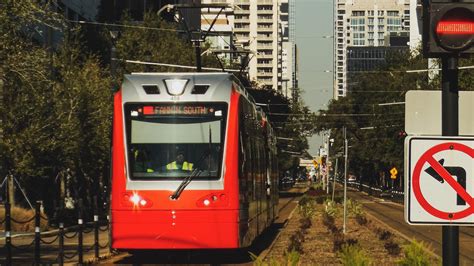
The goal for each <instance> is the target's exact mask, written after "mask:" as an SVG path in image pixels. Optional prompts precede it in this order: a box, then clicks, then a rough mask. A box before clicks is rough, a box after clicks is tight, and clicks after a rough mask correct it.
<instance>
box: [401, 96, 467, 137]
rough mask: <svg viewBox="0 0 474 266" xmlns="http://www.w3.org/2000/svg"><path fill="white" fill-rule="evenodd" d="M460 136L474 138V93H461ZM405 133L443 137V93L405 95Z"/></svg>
mask: <svg viewBox="0 0 474 266" xmlns="http://www.w3.org/2000/svg"><path fill="white" fill-rule="evenodd" d="M458 119H459V135H460V136H474V91H460V92H459V117H458ZM405 132H407V133H408V134H409V135H428V136H430V135H440V136H441V91H440V90H437V91H424V90H423V91H416V90H413V91H408V92H407V93H406V94H405Z"/></svg>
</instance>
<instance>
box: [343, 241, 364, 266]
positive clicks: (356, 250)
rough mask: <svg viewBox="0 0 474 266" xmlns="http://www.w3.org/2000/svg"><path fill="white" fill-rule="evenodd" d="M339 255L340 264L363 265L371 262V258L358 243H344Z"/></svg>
mask: <svg viewBox="0 0 474 266" xmlns="http://www.w3.org/2000/svg"><path fill="white" fill-rule="evenodd" d="M339 256H340V257H341V260H342V265H349V266H364V265H370V264H372V260H371V259H370V258H369V257H368V256H367V254H366V253H365V251H364V250H363V249H362V248H361V247H360V246H359V245H344V246H343V247H342V249H341V252H340V253H339Z"/></svg>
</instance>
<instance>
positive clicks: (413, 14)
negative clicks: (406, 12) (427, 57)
mask: <svg viewBox="0 0 474 266" xmlns="http://www.w3.org/2000/svg"><path fill="white" fill-rule="evenodd" d="M421 2H422V1H421V0H410V49H411V50H412V51H413V50H416V49H419V48H421V32H422V27H423V23H422V13H423V8H422V5H421Z"/></svg>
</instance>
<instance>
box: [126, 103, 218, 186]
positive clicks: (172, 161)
mask: <svg viewBox="0 0 474 266" xmlns="http://www.w3.org/2000/svg"><path fill="white" fill-rule="evenodd" d="M125 115H126V123H127V142H128V145H127V146H128V167H129V173H130V178H131V179H132V180H153V181H155V180H182V179H183V178H185V177H188V176H189V175H191V174H193V175H194V176H195V177H194V179H196V180H199V179H200V180H213V179H219V178H220V173H221V168H222V154H223V144H224V136H225V127H226V117H227V104H225V103H223V104H216V103H213V104H201V103H200V104H159V105H158V104H126V105H125Z"/></svg>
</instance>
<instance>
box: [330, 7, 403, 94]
mask: <svg viewBox="0 0 474 266" xmlns="http://www.w3.org/2000/svg"><path fill="white" fill-rule="evenodd" d="M410 1H411V0H336V1H335V6H334V11H335V14H334V16H335V20H334V23H335V25H334V42H335V45H334V70H333V73H334V98H335V99H337V98H338V97H344V96H345V95H346V94H347V90H348V84H347V75H348V73H347V71H348V68H347V54H348V53H347V52H348V47H357V46H360V47H364V46H368V47H378V46H389V44H388V43H386V37H387V36H389V35H390V33H400V32H407V33H408V32H410Z"/></svg>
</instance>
